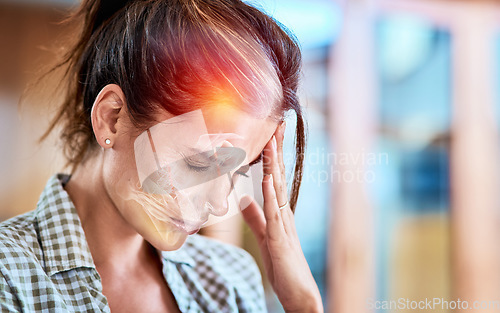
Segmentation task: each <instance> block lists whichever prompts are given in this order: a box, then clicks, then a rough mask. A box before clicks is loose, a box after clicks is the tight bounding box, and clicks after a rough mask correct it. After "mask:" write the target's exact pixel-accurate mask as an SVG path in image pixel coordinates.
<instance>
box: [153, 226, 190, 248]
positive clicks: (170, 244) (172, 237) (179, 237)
mask: <svg viewBox="0 0 500 313" xmlns="http://www.w3.org/2000/svg"><path fill="white" fill-rule="evenodd" d="M187 236H188V234H187V233H185V232H182V231H177V230H168V231H165V232H157V233H156V234H155V235H154V236H148V237H153V238H144V239H146V241H148V242H149V243H150V244H151V245H152V246H153V247H155V248H156V249H157V250H160V251H173V250H177V249H179V248H180V247H182V245H183V244H184V242H186V239H187Z"/></svg>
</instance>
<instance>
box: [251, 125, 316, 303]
mask: <svg viewBox="0 0 500 313" xmlns="http://www.w3.org/2000/svg"><path fill="white" fill-rule="evenodd" d="M284 132H285V123H282V124H281V125H280V126H279V127H278V128H277V130H276V132H275V134H274V136H273V137H272V138H271V141H269V142H268V144H267V145H266V147H265V149H264V157H263V161H264V179H263V181H262V190H263V193H264V210H262V209H261V208H260V206H259V205H258V204H257V203H256V202H255V200H253V199H244V200H242V201H241V203H242V204H243V203H249V202H250V205H248V206H247V207H246V208H244V210H243V211H242V213H243V218H244V219H245V221H246V222H247V223H248V225H249V226H250V228H251V229H252V232H253V233H254V234H255V236H256V238H257V241H258V244H259V247H260V251H261V254H262V257H263V259H264V267H265V270H266V273H267V276H268V278H269V280H270V282H271V285H272V286H273V289H274V291H275V292H276V295H277V296H278V299H279V300H280V302H281V304H282V305H283V308H284V309H285V311H286V312H308V313H309V312H323V305H322V303H321V296H320V293H319V290H318V287H317V285H316V282H315V281H314V278H313V276H312V274H311V270H310V269H309V266H308V264H307V262H306V259H305V257H304V253H303V252H302V248H301V247H300V243H299V238H298V236H297V231H296V229H295V221H294V215H293V213H292V210H291V209H290V205H289V204H288V195H287V188H286V179H285V166H284V163H283V135H284ZM242 209H243V208H242Z"/></svg>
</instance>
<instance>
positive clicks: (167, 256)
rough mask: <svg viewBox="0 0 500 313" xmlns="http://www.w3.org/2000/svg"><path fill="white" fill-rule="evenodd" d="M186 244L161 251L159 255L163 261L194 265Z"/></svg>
mask: <svg viewBox="0 0 500 313" xmlns="http://www.w3.org/2000/svg"><path fill="white" fill-rule="evenodd" d="M186 246H187V245H186V244H184V245H183V246H182V247H180V248H179V249H177V250H174V251H161V256H162V258H163V260H164V261H170V262H174V263H182V264H187V265H189V266H191V267H193V266H194V265H195V263H196V262H195V260H194V259H193V257H191V255H190V254H189V253H188V252H187V249H186Z"/></svg>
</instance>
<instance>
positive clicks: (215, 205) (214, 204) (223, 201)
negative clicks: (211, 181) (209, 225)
mask: <svg viewBox="0 0 500 313" xmlns="http://www.w3.org/2000/svg"><path fill="white" fill-rule="evenodd" d="M205 207H206V208H207V209H208V212H209V213H210V214H212V215H215V216H223V215H224V214H226V213H227V212H228V211H229V203H228V201H227V196H226V197H222V198H219V199H212V200H210V201H209V202H206V203H205Z"/></svg>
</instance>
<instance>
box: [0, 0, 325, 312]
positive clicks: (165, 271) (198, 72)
mask: <svg viewBox="0 0 500 313" xmlns="http://www.w3.org/2000/svg"><path fill="white" fill-rule="evenodd" d="M73 18H74V19H82V20H83V28H82V32H81V37H80V39H79V41H78V42H77V44H76V45H75V46H74V48H73V49H72V50H71V51H70V52H69V53H68V55H67V57H66V59H65V60H64V62H63V63H62V64H61V65H60V66H67V72H66V76H65V82H67V84H68V85H67V93H66V96H65V99H64V101H63V103H62V105H61V109H60V111H59V113H58V115H57V116H56V118H55V120H54V122H53V124H52V125H51V127H50V129H49V130H48V132H47V134H48V133H49V132H51V131H52V129H54V128H55V127H56V126H58V125H61V126H62V137H61V138H62V142H63V144H64V148H65V152H66V155H67V158H68V162H69V165H71V166H72V168H73V171H72V175H71V176H69V175H61V174H60V175H56V176H54V177H52V178H51V179H50V180H49V182H48V184H47V186H46V188H45V190H44V192H43V193H42V196H41V197H40V201H39V203H38V205H37V208H36V210H34V211H32V212H29V213H27V214H24V215H21V216H18V217H15V218H13V219H11V220H8V221H6V222H4V223H2V224H1V227H0V260H1V261H0V272H1V277H0V307H1V309H2V312H40V311H43V312H45V311H50V312H96V311H97V312H98V311H104V312H109V311H111V312H179V311H180V312H240V311H241V312H264V311H265V304H264V299H263V289H262V283H261V278H260V274H259V271H258V269H257V267H256V266H255V263H254V261H253V260H252V258H251V257H250V256H249V255H248V254H247V253H246V252H244V251H243V250H241V249H238V248H235V247H232V246H229V245H226V244H222V243H218V242H216V241H214V240H210V239H208V238H205V237H202V236H200V235H196V234H194V233H196V232H197V230H198V229H199V228H200V227H202V226H203V225H204V223H206V220H207V218H208V216H209V215H215V216H222V215H224V214H226V212H227V209H228V208H227V196H228V195H229V193H230V192H231V190H232V187H233V185H234V183H235V182H236V180H237V177H238V176H239V175H246V172H247V171H248V168H249V166H250V165H253V164H255V163H257V162H259V161H260V160H262V161H263V165H264V179H263V181H262V188H263V194H264V208H263V209H261V208H260V207H259V206H258V205H257V204H256V203H255V202H254V201H253V199H249V198H248V197H246V198H243V199H242V201H241V203H240V206H241V209H242V210H243V211H242V213H243V216H244V219H245V221H246V222H247V223H248V225H249V226H250V228H251V229H252V231H253V232H254V234H255V235H256V237H257V240H258V242H259V245H260V248H261V252H262V255H263V258H264V261H265V270H266V273H267V275H268V277H269V279H270V281H271V284H272V286H273V288H274V290H275V292H276V294H277V296H278V298H279V300H280V302H281V303H282V305H283V307H284V309H285V311H287V312H318V311H322V310H323V309H322V305H321V299H320V295H319V291H318V289H317V286H316V284H315V282H314V279H313V278H312V275H311V272H310V270H309V268H308V265H307V263H306V261H305V258H304V255H303V253H302V251H301V248H300V244H299V241H298V238H297V234H296V231H295V227H294V216H293V210H294V208H295V204H296V201H297V196H298V189H299V186H300V178H301V168H302V161H303V158H302V156H303V150H304V126H303V120H302V116H301V110H300V106H299V104H298V101H297V95H296V92H297V85H298V74H299V70H300V63H301V60H300V51H299V49H298V47H297V44H296V43H295V42H294V41H293V40H292V39H290V37H289V36H288V35H287V33H286V32H285V31H284V30H283V29H282V28H281V27H280V26H278V25H277V24H276V22H275V21H274V20H272V19H271V18H269V17H268V16H266V15H265V14H263V13H262V12H260V11H258V10H257V9H255V8H253V7H251V6H249V5H247V4H245V3H243V2H241V1H239V0H210V1H204V0H169V1H165V0H146V1H123V2H122V3H117V1H99V0H87V1H83V3H82V6H81V8H80V10H79V11H78V13H77V14H76V15H75V16H74V17H73ZM290 110H293V111H295V112H296V114H297V120H298V123H297V130H296V134H297V140H296V144H297V153H298V155H297V164H296V168H295V177H294V184H293V188H292V195H291V200H290V202H288V201H287V199H288V196H287V188H286V181H285V174H284V173H285V169H284V165H283V157H282V144H283V134H284V128H285V123H284V122H283V119H284V115H285V113H286V112H288V111H290ZM195 149H197V150H196V151H199V153H194V152H193V153H190V154H188V153H187V151H195ZM210 151H212V152H213V153H208V154H207V152H210ZM152 160H153V161H152ZM214 163H215V164H216V165H214ZM154 166H157V168H154ZM221 169H223V170H221ZM195 177H196V179H194V178H195ZM221 177H224V179H222V178H221ZM186 182H189V183H186ZM214 182H216V183H214Z"/></svg>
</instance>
